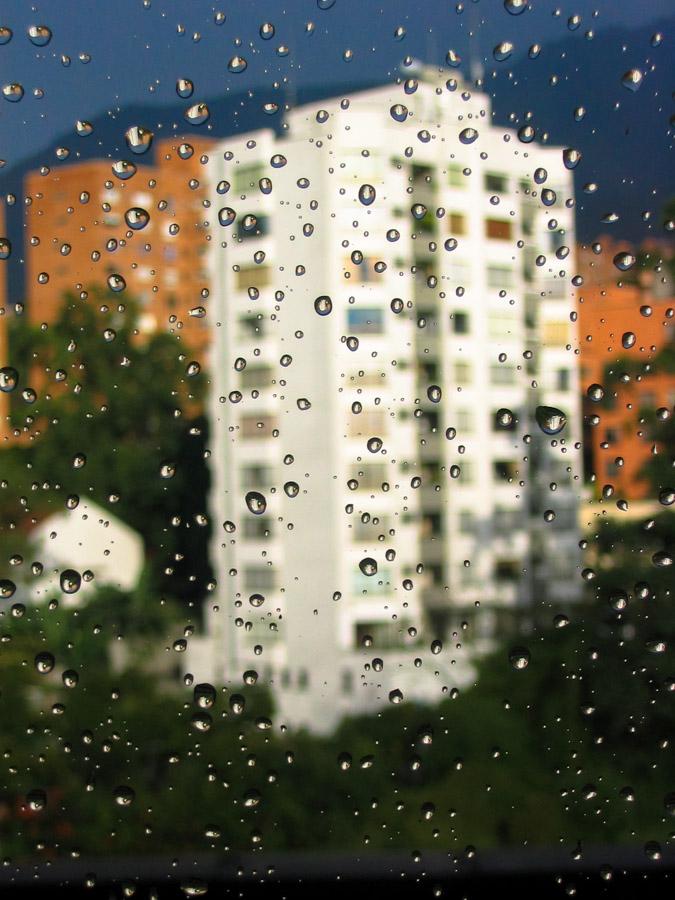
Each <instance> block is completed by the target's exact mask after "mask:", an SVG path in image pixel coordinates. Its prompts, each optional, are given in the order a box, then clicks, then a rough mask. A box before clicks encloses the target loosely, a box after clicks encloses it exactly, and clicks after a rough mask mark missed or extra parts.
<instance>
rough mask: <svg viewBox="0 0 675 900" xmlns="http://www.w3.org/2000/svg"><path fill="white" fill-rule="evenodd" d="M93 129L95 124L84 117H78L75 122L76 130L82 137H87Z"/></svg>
mask: <svg viewBox="0 0 675 900" xmlns="http://www.w3.org/2000/svg"><path fill="white" fill-rule="evenodd" d="M93 130H94V126H93V125H92V124H91V122H87V121H85V120H84V119H78V120H77V122H75V131H76V132H77V134H78V135H79V136H80V137H87V136H88V135H90V134H91V133H92V132H93Z"/></svg>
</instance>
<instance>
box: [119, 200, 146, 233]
mask: <svg viewBox="0 0 675 900" xmlns="http://www.w3.org/2000/svg"><path fill="white" fill-rule="evenodd" d="M124 221H125V222H126V223H127V225H128V226H129V228H131V229H132V231H141V230H142V229H143V228H145V226H146V225H147V224H148V222H149V221H150V214H149V213H148V211H147V210H146V209H143V208H142V207H141V206H132V207H131V208H130V209H128V210H127V211H126V212H125V213H124Z"/></svg>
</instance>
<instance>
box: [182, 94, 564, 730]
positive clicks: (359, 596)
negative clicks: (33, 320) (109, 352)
mask: <svg viewBox="0 0 675 900" xmlns="http://www.w3.org/2000/svg"><path fill="white" fill-rule="evenodd" d="M396 104H403V105H405V107H407V116H405V120H404V121H397V118H398V119H401V118H403V117H404V115H405V114H404V112H403V111H401V110H399V109H395V108H394V109H392V107H395V105H396ZM490 122H491V114H490V108H489V101H488V98H487V97H486V96H484V95H482V94H478V93H473V94H469V93H468V92H465V91H464V90H463V88H462V86H461V85H459V86H457V88H456V89H455V90H452V89H449V88H448V86H446V84H445V80H442V81H436V80H434V77H433V76H432V77H430V78H429V77H427V79H426V80H422V79H420V81H419V85H418V87H417V90H416V91H415V92H414V93H411V94H408V93H406V92H405V90H404V87H403V85H399V86H392V87H384V88H381V89H377V90H372V91H368V92H363V93H360V94H356V95H352V96H351V97H350V98H349V102H348V103H346V102H344V101H341V99H340V98H337V99H336V100H334V101H327V102H324V103H323V104H321V106H320V107H319V106H316V107H314V106H312V107H311V108H310V107H302V108H298V109H296V110H294V111H293V112H291V114H290V116H289V118H288V122H287V126H288V127H287V134H286V135H285V136H284V137H283V138H281V139H279V138H277V137H276V136H275V135H274V133H273V132H271V131H259V132H256V133H251V134H246V135H243V136H240V137H238V138H236V139H232V140H227V141H223V142H222V144H221V145H219V146H218V148H217V149H215V150H214V152H213V153H212V154H211V159H210V162H209V163H208V166H207V168H208V171H209V178H210V181H211V185H212V190H211V191H210V200H211V219H212V221H211V254H210V255H211V258H210V263H211V275H212V293H211V298H210V301H209V302H210V304H211V307H210V310H209V315H210V318H211V321H212V324H213V327H214V340H213V344H212V346H213V356H212V363H211V373H212V407H211V409H212V417H211V418H212V433H211V459H212V463H213V493H212V509H211V512H212V516H213V520H214V531H215V539H214V547H213V561H214V565H215V568H216V571H217V578H218V597H217V601H216V603H215V605H214V609H213V610H211V611H210V613H209V617H208V629H207V634H206V635H205V637H204V638H203V639H201V640H198V641H195V640H193V642H192V645H191V654H190V657H189V662H188V667H189V669H190V671H191V672H193V674H194V675H195V677H197V678H200V679H208V680H216V681H222V680H225V681H226V682H228V683H229V682H231V683H233V684H239V683H241V679H242V675H243V673H244V671H246V670H255V671H256V672H258V673H259V676H260V682H262V683H271V684H272V687H273V690H274V694H275V698H276V701H277V705H278V709H279V715H280V719H281V721H284V722H286V723H288V724H292V725H307V726H308V727H310V728H313V729H316V730H326V729H329V728H331V727H332V726H333V725H334V724H335V722H336V721H337V720H338V719H339V718H340V717H341V716H342V715H344V714H348V713H354V712H358V711H360V710H363V709H365V708H372V707H374V706H376V705H378V704H381V703H386V702H388V701H389V695H390V692H391V691H395V690H400V691H401V692H402V693H403V696H404V698H405V699H414V698H420V699H427V700H430V701H434V700H439V699H441V697H442V696H443V693H444V692H447V691H448V690H450V689H452V687H454V686H455V685H461V684H462V683H466V682H467V680H469V679H470V678H472V668H471V665H470V659H471V656H472V654H473V653H476V652H478V650H479V649H480V647H481V646H482V645H484V642H485V638H487V637H488V636H489V635H490V634H491V633H493V632H494V629H495V628H496V627H499V619H498V613H499V610H500V609H513V608H515V607H519V606H520V607H528V606H531V605H532V604H536V605H537V606H538V607H539V608H540V609H545V608H546V605H547V604H551V603H556V602H559V601H567V600H570V599H574V598H575V596H576V594H577V592H578V589H577V587H576V584H577V583H578V582H579V576H578V571H577V565H578V549H577V540H578V533H577V525H576V499H575V498H576V494H577V488H576V485H577V482H575V481H573V480H572V479H573V477H574V475H576V474H577V470H580V464H581V460H580V454H579V451H578V449H577V448H575V447H574V444H575V442H577V441H578V440H579V438H580V418H579V416H580V413H579V402H578V384H577V373H576V362H575V355H574V350H573V347H574V340H575V335H574V326H573V323H572V322H571V321H570V311H571V309H572V302H571V287H570V277H571V275H572V274H573V272H571V271H566V272H563V271H561V270H563V269H567V267H568V265H569V260H568V261H567V262H565V261H563V257H564V250H562V251H560V254H559V256H560V258H556V255H555V251H556V249H557V248H559V247H560V246H561V245H565V246H567V247H570V248H573V247H574V235H573V211H572V208H571V198H572V179H571V175H570V173H569V172H568V171H567V170H566V169H565V167H564V166H563V162H562V156H561V150H560V149H559V148H545V149H544V148H541V147H539V146H537V145H536V144H533V143H530V144H525V143H522V142H521V141H520V140H519V139H518V138H517V136H516V134H515V132H505V131H504V130H503V129H500V128H495V127H494V126H492V125H491V124H490ZM465 129H475V130H476V131H477V132H478V137H477V138H476V139H475V140H473V142H470V143H469V142H467V141H468V140H469V139H470V138H471V137H472V135H471V133H470V132H469V133H464V134H462V132H464V130H465ZM460 135H461V136H460ZM280 157H283V159H280ZM284 160H285V164H283V163H284ZM280 163H282V164H281V165H280ZM538 168H545V169H546V170H547V172H548V174H547V178H546V181H545V182H544V183H542V184H541V186H540V185H539V184H537V183H535V170H536V169H538ZM538 177H539V178H540V177H541V173H540V174H539V176H538ZM260 179H269V181H270V182H271V190H270V189H269V188H270V185H269V184H267V182H266V181H265V180H263V181H262V182H261V181H260ZM228 184H229V188H228ZM364 185H366V186H370V187H371V188H374V189H375V199H374V201H373V202H371V203H368V202H367V201H368V200H369V199H370V197H371V194H372V192H371V191H370V190H369V189H368V188H366V189H365V190H363V189H362V188H363V186H364ZM542 188H546V189H553V190H554V191H555V198H553V196H552V195H551V196H546V197H545V199H546V200H547V202H548V201H549V200H551V201H552V205H545V204H544V203H543V202H542V196H541V194H540V191H541V190H542ZM364 201H365V202H364ZM565 201H569V203H568V204H567V205H566V203H565ZM420 204H421V205H422V206H423V207H426V209H427V212H426V214H425V212H424V209H423V208H422V207H420V206H419V205H420ZM228 208H229V209H231V210H233V211H234V212H235V213H236V219H235V220H234V222H233V223H232V224H221V223H222V222H227V221H228V219H229V218H230V216H231V214H230V213H228V212H227V210H228ZM250 215H252V216H255V219H256V220H257V221H256V222H253V220H251V219H246V216H250ZM418 217H421V218H418ZM219 219H220V221H219ZM553 219H555V220H556V223H555V224H553V226H552V225H551V220H553ZM247 228H250V230H247ZM446 242H449V243H447V244H446ZM455 244H456V245H455ZM360 255H362V257H363V260H362V261H360ZM542 257H545V260H544V261H542ZM537 258H538V259H537ZM322 297H323V298H325V297H329V298H330V302H331V304H332V310H331V311H330V313H328V314H325V315H322V314H320V313H321V312H325V311H326V310H325V307H326V305H327V304H326V301H325V300H324V301H319V302H318V304H315V301H317V298H322ZM317 306H318V310H317ZM355 338H356V339H357V340H356V341H355V340H354V339H355ZM524 354H525V356H524ZM528 356H531V358H527V357H528ZM238 360H239V362H238ZM241 361H245V368H242V362H241ZM438 389H440V400H439V399H438V396H439V391H438ZM305 400H308V401H309V403H310V404H311V406H310V407H309V408H306V409H303V408H301V407H302V406H305V405H306V404H305V403H304V401H305ZM354 404H360V408H361V411H355V410H358V409H359V407H358V406H356V407H355V406H354ZM543 404H545V405H548V406H553V407H559V408H560V409H562V410H563V411H564V412H565V414H566V416H567V419H568V422H567V425H566V427H565V428H564V429H563V431H562V432H561V433H560V434H559V435H557V436H555V437H554V438H551V437H550V436H545V435H544V434H543V433H542V432H541V430H540V429H539V428H538V426H537V425H536V424H535V422H534V410H535V408H536V407H537V406H538V405H543ZM503 409H507V410H510V411H512V413H513V414H514V417H515V418H514V428H513V430H508V429H505V428H503V427H502V426H501V425H496V424H495V421H496V420H495V415H496V413H497V412H498V411H499V410H503ZM448 429H455V430H456V435H455V436H454V437H452V436H451V435H452V431H450V432H448ZM528 434H529V435H531V436H532V439H531V441H530V439H528V438H527V437H525V438H524V436H525V435H528ZM373 437H375V438H379V439H381V441H382V446H381V448H380V449H378V450H377V451H376V452H371V449H369V447H368V441H369V439H370V438H373ZM371 446H372V445H371ZM533 459H534V460H535V462H534V463H533ZM535 464H536V468H535V467H534V466H535ZM453 467H455V468H453ZM457 467H459V468H457ZM289 482H293V483H295V484H296V485H297V487H298V489H299V491H298V493H297V496H289V495H288V494H289V493H290V494H293V493H294V490H293V487H292V485H289V484H288V483H289ZM552 482H555V483H556V488H555V489H551V487H550V485H551V483H552ZM284 485H286V489H285V488H284ZM250 491H257V492H259V493H260V494H262V495H263V496H264V497H265V498H266V502H267V508H266V511H265V513H264V514H263V515H257V514H255V513H253V512H251V511H250V510H249V508H248V507H247V503H246V496H247V493H248V492H250ZM547 509H552V510H555V511H556V519H555V520H554V521H553V522H550V523H546V522H545V521H544V517H543V512H544V510H547ZM223 523H228V524H226V525H225V526H224V525H223ZM366 558H372V559H375V560H376V562H377V566H378V571H377V574H375V575H367V574H363V573H362V572H361V570H360V567H359V563H360V562H361V561H363V560H364V559H366ZM465 561H466V562H465ZM467 562H468V563H470V564H468V565H467V564H466V563H467ZM254 595H262V596H263V597H264V601H262V602H261V601H260V599H259V598H258V599H256V598H255V596H254ZM251 597H253V602H251V600H250V598H251ZM256 603H259V604H261V605H255V604H256ZM462 623H464V624H462ZM436 639H441V640H442V643H443V647H442V649H441V650H440V652H432V649H431V643H432V641H434V640H436ZM458 643H460V644H461V645H462V647H461V648H459V647H458V646H457V645H458ZM434 649H435V650H436V651H438V646H435V647H434ZM373 660H380V661H381V664H380V663H379V662H375V664H373Z"/></svg>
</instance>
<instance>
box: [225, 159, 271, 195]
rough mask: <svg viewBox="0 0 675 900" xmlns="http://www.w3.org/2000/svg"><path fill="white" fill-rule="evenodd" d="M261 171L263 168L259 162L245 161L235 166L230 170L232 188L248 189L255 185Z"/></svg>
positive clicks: (260, 176) (237, 189)
mask: <svg viewBox="0 0 675 900" xmlns="http://www.w3.org/2000/svg"><path fill="white" fill-rule="evenodd" d="M263 173H264V169H263V166H262V165H261V164H260V163H252V164H251V163H247V164H246V165H243V166H237V168H236V169H234V171H233V172H232V188H233V190H235V191H248V190H249V189H250V188H252V187H256V186H257V184H258V181H259V180H260V179H261V178H262V176H263Z"/></svg>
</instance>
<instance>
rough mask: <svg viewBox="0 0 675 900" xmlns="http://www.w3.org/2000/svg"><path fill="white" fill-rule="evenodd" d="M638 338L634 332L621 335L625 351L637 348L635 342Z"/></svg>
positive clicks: (625, 332)
mask: <svg viewBox="0 0 675 900" xmlns="http://www.w3.org/2000/svg"><path fill="white" fill-rule="evenodd" d="M636 340H637V337H636V336H635V332H633V331H624V333H623V334H622V335H621V346H622V347H623V349H624V350H630V348H631V347H634V346H635V341H636Z"/></svg>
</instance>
